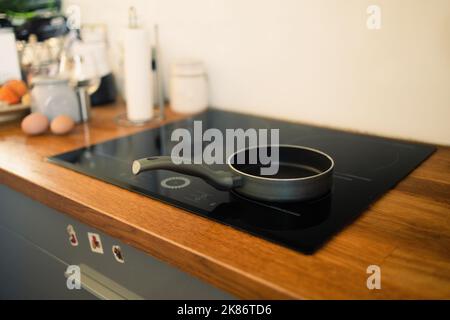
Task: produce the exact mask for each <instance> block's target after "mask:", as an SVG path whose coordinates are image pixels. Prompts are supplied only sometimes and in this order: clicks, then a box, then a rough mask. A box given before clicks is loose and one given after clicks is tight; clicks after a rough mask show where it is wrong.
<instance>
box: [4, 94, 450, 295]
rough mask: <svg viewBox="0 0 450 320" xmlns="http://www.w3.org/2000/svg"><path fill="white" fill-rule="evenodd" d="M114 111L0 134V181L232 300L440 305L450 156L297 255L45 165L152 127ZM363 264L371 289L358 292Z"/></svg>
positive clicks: (449, 228) (449, 220) (445, 278)
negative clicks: (372, 279)
mask: <svg viewBox="0 0 450 320" xmlns="http://www.w3.org/2000/svg"><path fill="white" fill-rule="evenodd" d="M123 112H124V107H123V105H121V104H120V103H119V104H117V105H111V106H107V107H100V108H95V109H94V110H93V121H92V122H91V123H90V124H89V125H78V126H77V127H76V129H75V131H74V132H73V133H72V134H70V135H68V136H53V135H51V134H46V135H43V136H37V137H27V136H25V135H24V134H23V133H22V132H21V131H20V125H19V123H11V124H3V125H1V126H0V182H1V183H3V184H5V185H7V186H9V187H11V188H13V189H15V190H17V191H20V192H22V193H24V194H25V195H27V196H29V197H31V198H33V199H35V200H37V201H40V202H42V203H44V204H46V205H48V206H49V207H52V208H55V209H57V210H59V211H62V212H64V213H66V214H68V215H70V216H72V217H74V218H76V219H78V220H79V221H81V222H83V223H86V224H88V225H90V226H92V227H95V228H98V229H99V230H101V231H103V232H105V233H107V234H109V235H111V236H113V237H117V238H118V239H120V240H122V241H124V242H126V243H128V244H130V245H132V246H134V247H136V248H139V249H141V250H143V251H145V252H147V253H148V254H150V255H152V256H154V257H156V258H158V259H160V260H162V261H165V262H167V263H169V264H171V265H174V266H176V267H178V268H180V269H182V270H184V271H186V272H188V273H190V274H192V275H194V276H196V277H198V278H200V279H203V280H204V281H207V282H209V283H211V284H213V285H215V286H217V287H219V288H222V289H224V290H226V291H228V292H230V293H232V294H234V295H236V296H237V297H240V298H251V299H259V298H269V299H274V298H289V299H290V298H294V299H346V298H354V299H373V298H374V299H395V298H402V299H415V298H425V299H428V298H438V299H442V298H446V299H449V298H450V210H449V209H450V148H448V147H440V148H439V149H438V151H437V152H436V153H435V154H434V155H433V156H431V157H430V158H429V159H428V160H427V161H426V162H425V163H423V164H422V165H421V166H420V167H419V168H417V169H416V170H415V171H414V172H413V173H412V174H411V175H410V176H409V177H407V178H406V179H405V180H403V181H402V182H401V183H400V184H399V185H398V186H397V187H396V188H395V189H393V190H391V191H390V192H388V193H387V194H386V195H385V196H383V197H382V198H381V199H380V200H379V201H377V202H376V203H374V204H373V205H372V206H371V207H370V208H369V209H368V210H367V211H366V212H365V213H364V214H363V215H362V216H361V217H360V218H359V219H358V220H356V221H355V222H354V223H353V224H351V225H350V226H348V227H347V228H346V229H345V230H343V231H342V232H340V233H339V234H338V235H336V236H335V237H334V238H333V239H332V240H331V241H329V242H328V243H327V244H326V245H325V246H324V247H323V248H322V249H321V250H319V251H318V252H317V253H316V254H314V255H303V254H300V253H297V252H295V251H292V250H290V249H287V248H284V247H281V246H278V245H276V244H273V243H270V242H267V241H265V240H262V239H260V238H257V237H254V236H251V235H249V234H246V233H243V232H240V231H237V230H235V229H233V228H230V227H227V226H224V225H221V224H219V223H216V222H213V221H210V220H208V219H205V218H202V217H199V216H197V215H195V214H192V213H189V212H186V211H184V210H181V209H177V208H174V207H172V206H169V205H166V204H163V203H161V202H159V201H156V200H152V199H149V198H147V197H144V196H142V195H139V194H136V193H133V192H129V191H127V190H123V189H120V188H118V187H116V186H113V185H109V184H107V183H105V182H102V181H99V180H95V179H93V178H90V177H87V176H85V175H82V174H79V173H76V172H73V171H70V170H68V169H65V168H62V167H59V166H57V165H54V164H51V163H49V162H47V161H46V160H45V158H46V157H47V156H50V155H54V154H58V153H61V152H65V151H69V150H72V149H75V148H79V147H82V146H85V145H88V144H94V143H98V142H101V141H105V140H108V139H113V138H116V137H119V136H124V135H128V134H131V133H133V132H137V131H140V130H144V129H147V128H149V127H151V126H152V124H150V125H148V126H145V127H140V128H126V127H118V126H117V125H116V123H115V121H114V118H115V117H116V116H117V115H118V114H120V113H123ZM180 117H181V116H180V115H176V114H173V113H170V112H169V113H168V118H167V119H168V121H173V120H176V119H179V118H180ZM155 125H156V124H153V126H155ZM0 214H1V213H0ZM373 264H374V265H378V266H380V267H381V285H382V288H381V290H368V289H367V286H366V280H367V277H368V276H369V275H368V274H367V273H366V269H367V267H368V266H369V265H373Z"/></svg>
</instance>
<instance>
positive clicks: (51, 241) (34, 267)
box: [0, 185, 232, 299]
mask: <svg viewBox="0 0 450 320" xmlns="http://www.w3.org/2000/svg"><path fill="white" fill-rule="evenodd" d="M68 225H71V226H72V227H73V230H74V231H75V233H76V237H77V239H78V246H72V245H71V243H70V238H69V233H68V232H67V226H68ZM88 232H92V233H97V234H99V235H100V238H101V243H102V246H103V252H104V253H103V254H99V253H94V252H92V251H91V249H90V246H89V241H88V236H87V234H88ZM113 245H116V246H119V247H120V249H121V251H122V253H123V257H124V263H120V262H118V261H116V259H115V258H114V255H113V252H112V246H113ZM0 252H1V254H2V257H1V259H0V282H1V283H2V286H1V287H0V298H3V299H12V298H19V299H96V298H105V299H108V298H111V299H127V298H131V299H139V298H145V299H230V298H232V296H231V295H229V294H227V293H225V292H223V291H221V290H219V289H217V288H214V287H213V286H211V285H209V284H207V283H204V282H202V281H200V280H198V279H196V278H194V277H192V276H190V275H188V274H186V273H184V272H182V271H180V270H178V269H176V268H174V267H172V266H170V265H167V264H166V263H163V262H161V261H158V260H157V259H154V258H152V257H150V256H148V255H146V254H145V253H143V252H141V251H139V250H136V249H134V248H132V247H130V246H128V245H126V244H124V243H123V242H121V241H119V240H117V239H114V238H112V237H109V236H107V235H106V234H104V233H102V232H100V231H99V230H96V229H95V228H92V227H89V226H86V225H84V224H82V223H80V222H78V221H76V220H74V219H72V218H70V217H68V216H66V215H65V214H63V213H61V212H57V211H55V210H53V209H51V208H49V207H47V206H45V205H43V204H41V203H39V202H36V201H33V200H32V199H30V198H28V197H26V196H24V195H22V194H20V193H18V192H16V191H13V190H11V189H9V188H8V187H6V186H4V185H0ZM69 265H76V266H81V282H82V285H83V286H82V289H81V290H76V289H74V290H69V289H68V288H67V285H66V282H67V279H66V276H65V271H66V269H67V267H68V266H69ZM85 282H86V283H85ZM85 289H86V290H85Z"/></svg>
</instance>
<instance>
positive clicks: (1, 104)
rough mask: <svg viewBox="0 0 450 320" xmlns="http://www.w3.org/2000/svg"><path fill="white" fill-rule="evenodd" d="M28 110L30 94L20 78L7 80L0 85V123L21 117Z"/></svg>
mask: <svg viewBox="0 0 450 320" xmlns="http://www.w3.org/2000/svg"><path fill="white" fill-rule="evenodd" d="M29 111H30V94H29V92H28V87H27V85H26V84H25V82H23V81H22V80H16V79H12V80H8V81H6V82H5V83H3V84H2V85H1V86H0V123H1V122H6V121H12V120H15V119H18V118H21V117H22V116H24V115H25V114H27V113H28V112H29Z"/></svg>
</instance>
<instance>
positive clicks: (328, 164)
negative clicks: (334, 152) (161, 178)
mask: <svg viewBox="0 0 450 320" xmlns="http://www.w3.org/2000/svg"><path fill="white" fill-rule="evenodd" d="M273 147H279V170H278V173H277V174H275V175H272V176H264V175H261V174H260V169H261V167H264V166H263V165H262V164H261V163H260V161H256V164H238V161H237V159H238V156H245V159H249V153H250V150H251V149H254V148H258V149H260V148H269V150H270V148H273ZM254 148H248V149H244V150H241V151H238V152H236V153H234V154H232V155H231V156H230V157H229V158H228V161H227V164H228V168H229V169H230V170H229V171H217V170H212V169H211V168H210V167H209V166H208V165H205V164H175V163H173V162H172V159H171V157H168V156H162V157H149V158H143V159H139V160H135V161H134V162H133V168H132V170H133V174H135V175H137V174H139V173H141V172H143V171H148V170H158V169H163V170H170V171H176V172H179V173H183V174H188V175H193V176H196V177H200V178H202V179H204V180H205V181H206V182H207V183H209V184H210V185H212V186H214V187H216V188H217V189H220V190H231V189H233V190H235V191H236V192H237V193H239V194H241V195H243V196H246V197H249V198H252V199H256V200H263V201H278V202H293V201H303V200H309V199H313V198H316V197H319V196H321V195H323V194H325V193H327V192H328V191H329V190H330V188H331V184H332V175H333V169H334V161H333V159H332V158H331V157H330V156H328V155H327V154H325V153H323V152H321V151H319V150H315V149H311V148H307V147H300V146H291V145H280V146H259V147H254ZM253 151H254V150H253ZM257 151H258V152H257V154H258V155H259V151H260V150H257ZM265 151H267V150H265ZM241 153H245V154H244V155H243V154H241ZM266 154H267V153H266ZM258 160H259V159H258Z"/></svg>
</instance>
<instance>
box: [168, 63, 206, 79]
mask: <svg viewBox="0 0 450 320" xmlns="http://www.w3.org/2000/svg"><path fill="white" fill-rule="evenodd" d="M171 73H172V75H174V76H201V75H204V74H205V66H204V65H203V62H202V61H199V60H193V59H183V60H177V61H175V62H174V63H173V64H172V66H171Z"/></svg>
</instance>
